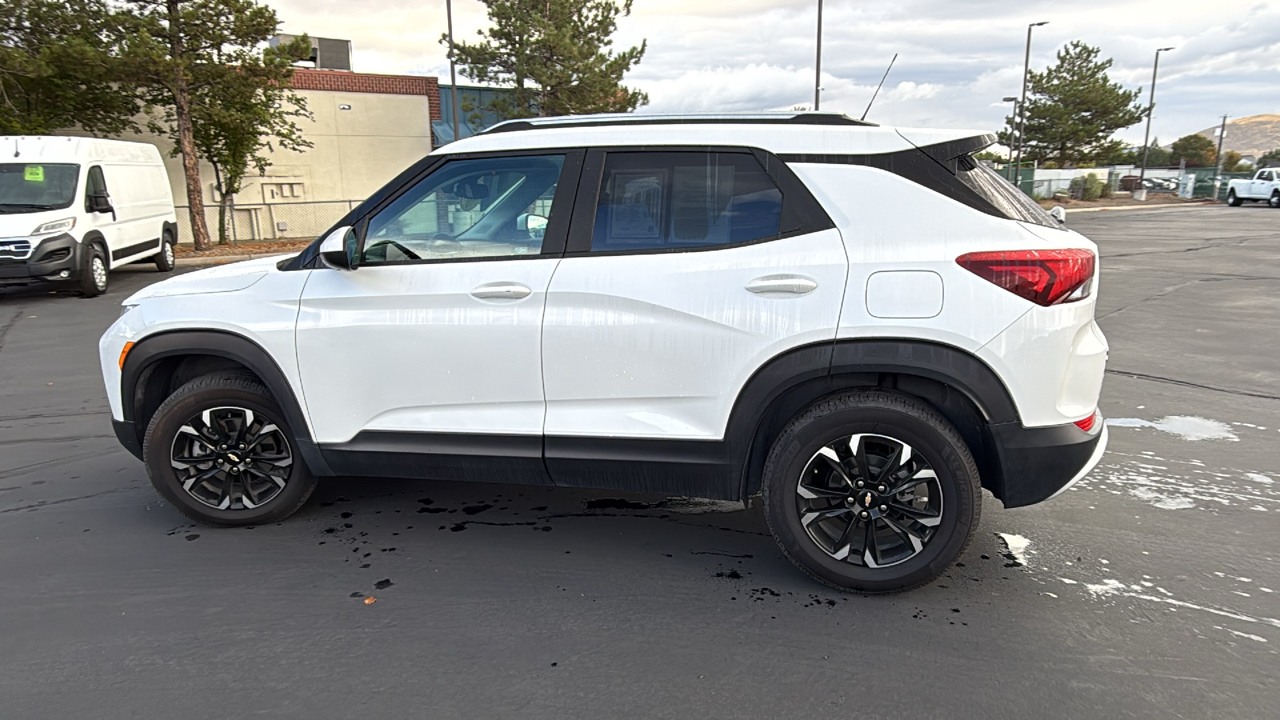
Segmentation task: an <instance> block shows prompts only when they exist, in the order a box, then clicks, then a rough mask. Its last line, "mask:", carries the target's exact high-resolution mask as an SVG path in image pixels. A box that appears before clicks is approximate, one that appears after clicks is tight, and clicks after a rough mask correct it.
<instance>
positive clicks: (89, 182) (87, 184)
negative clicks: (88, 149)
mask: <svg viewBox="0 0 1280 720" xmlns="http://www.w3.org/2000/svg"><path fill="white" fill-rule="evenodd" d="M95 170H96V171H98V179H99V180H101V181H102V191H103V192H104V193H106V194H107V197H111V189H110V188H108V187H107V174H106V173H105V172H103V170H102V165H101V163H99V164H96V165H90V166H89V169H88V170H86V171H85V174H84V211H85V212H86V213H92V212H93V211H92V210H91V209H90V208H89V193H90V191H91V190H92V186H93V172H94V171H95ZM77 190H79V188H77ZM71 197H72V198H73V199H72V201H71V202H75V200H74V198H75V194H74V193H73V194H72V196H71ZM67 207H70V203H68V204H67Z"/></svg>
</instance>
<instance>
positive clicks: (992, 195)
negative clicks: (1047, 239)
mask: <svg viewBox="0 0 1280 720" xmlns="http://www.w3.org/2000/svg"><path fill="white" fill-rule="evenodd" d="M956 177H957V178H959V179H960V182H962V183H964V184H965V186H966V187H968V188H969V189H970V190H972V191H973V192H975V193H977V194H978V195H979V196H980V197H982V199H983V200H986V201H987V202H989V203H991V205H992V206H993V207H994V208H995V209H996V210H998V211H999V212H1000V213H1001V214H1003V215H1004V216H1005V217H1007V218H1009V219H1010V220H1021V221H1023V222H1029V223H1035V224H1036V225H1044V226H1046V227H1053V228H1056V227H1058V222H1057V221H1056V220H1054V219H1053V216H1051V215H1050V214H1049V213H1047V212H1045V211H1044V208H1042V207H1040V205H1039V204H1037V203H1036V201H1035V200H1032V199H1031V198H1029V197H1027V195H1026V193H1024V192H1022V191H1021V190H1019V189H1018V188H1016V187H1014V186H1013V184H1012V183H1010V182H1009V181H1008V180H1005V179H1004V178H1003V177H1001V176H1000V174H999V173H997V172H996V171H994V170H992V169H991V168H989V167H987V166H986V165H982V164H981V163H978V162H976V161H974V159H973V158H972V157H970V156H968V155H966V156H964V157H962V158H960V167H959V168H958V169H957V171H956Z"/></svg>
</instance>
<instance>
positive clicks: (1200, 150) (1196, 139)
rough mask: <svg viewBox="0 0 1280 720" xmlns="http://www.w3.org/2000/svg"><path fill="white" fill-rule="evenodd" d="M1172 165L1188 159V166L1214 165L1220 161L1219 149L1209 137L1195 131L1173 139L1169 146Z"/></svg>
mask: <svg viewBox="0 0 1280 720" xmlns="http://www.w3.org/2000/svg"><path fill="white" fill-rule="evenodd" d="M1169 150H1170V157H1169V161H1170V163H1169V164H1171V165H1177V164H1178V163H1180V162H1182V161H1184V160H1185V161H1186V163H1187V167H1213V166H1214V165H1216V164H1217V163H1218V149H1217V148H1216V147H1215V146H1214V144H1213V141H1212V140H1210V139H1209V138H1207V137H1205V136H1203V135H1201V134H1200V133H1195V134H1192V135H1185V136H1183V137H1180V138H1178V139H1177V140H1174V141H1173V145H1171V146H1170V147H1169Z"/></svg>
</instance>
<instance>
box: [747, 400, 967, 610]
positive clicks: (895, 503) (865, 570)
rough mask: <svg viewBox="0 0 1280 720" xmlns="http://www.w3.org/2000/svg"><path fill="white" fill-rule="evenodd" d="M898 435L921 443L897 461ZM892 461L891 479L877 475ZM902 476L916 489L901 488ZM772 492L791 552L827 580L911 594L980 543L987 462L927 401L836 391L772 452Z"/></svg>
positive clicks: (768, 475) (768, 495) (771, 515)
mask: <svg viewBox="0 0 1280 720" xmlns="http://www.w3.org/2000/svg"><path fill="white" fill-rule="evenodd" d="M851 436H861V439H860V440H856V438H852V437H851ZM846 440H856V442H846ZM895 444H896V447H897V450H896V452H897V453H898V454H899V456H900V457H901V456H902V455H904V454H906V451H905V450H903V449H902V448H903V447H906V446H909V449H910V451H911V452H910V457H909V458H908V460H907V462H906V464H899V465H898V466H897V467H898V469H897V470H892V467H893V465H891V464H890V463H892V462H893V461H892V460H891V459H890V458H891V457H892V454H893V452H895V450H894V447H895ZM841 445H843V447H844V448H845V450H844V451H843V453H842V454H843V455H844V456H845V457H843V458H839V457H837V454H841V451H840V446H841ZM820 451H821V452H820ZM828 451H830V452H828ZM859 454H861V455H862V456H863V457H864V458H865V461H864V462H863V463H862V464H860V463H859V462H858V460H857V456H858V455H859ZM823 455H826V457H825V458H824V457H821V456H823ZM832 457H836V458H837V459H836V460H835V461H834V462H832V461H831V460H830V458H832ZM860 467H865V468H866V469H867V471H866V475H864V474H863V471H862V470H859V468H860ZM885 469H889V470H890V473H889V477H890V479H889V480H887V481H886V480H885V477H884V476H880V475H878V473H877V470H885ZM926 470H932V471H933V477H932V478H930V477H929V474H928V473H927V472H925V471H926ZM873 478H874V479H875V482H874V484H872V480H873ZM909 478H911V479H910V480H909ZM857 482H864V483H865V485H864V486H863V487H861V488H857V487H855V485H856V484H857ZM894 482H896V483H897V485H896V487H898V488H906V489H905V490H902V491H900V492H897V493H894V492H893V490H894V488H893V487H892V485H893V483H894ZM882 488H885V489H887V492H886V493H885V494H884V495H880V494H879V493H880V491H881V489H882ZM762 490H763V501H764V510H765V519H766V520H767V521H768V524H769V530H770V532H771V533H772V534H773V537H774V539H775V540H776V541H777V542H778V546H779V547H780V548H782V552H783V554H784V555H786V556H787V557H788V558H789V559H790V560H791V561H792V562H793V563H795V564H796V565H797V566H798V567H799V568H800V569H801V570H802V571H804V572H805V573H806V574H808V575H809V576H810V577H813V578H814V579H816V580H818V581H819V582H821V583H824V584H826V585H829V586H831V587H833V588H836V589H837V590H852V591H856V592H861V593H890V592H901V591H904V590H911V589H913V588H916V587H919V586H921V585H924V584H926V583H928V582H930V581H931V580H933V579H935V578H937V577H938V576H939V575H941V574H942V573H943V572H944V571H945V570H946V569H947V568H948V567H950V565H951V564H952V563H953V562H955V560H956V558H958V557H959V556H960V554H961V553H963V552H964V550H965V548H966V547H968V545H969V541H970V540H971V539H972V536H973V532H974V530H975V529H976V528H977V526H978V520H979V517H980V515H981V497H982V496H981V483H980V480H979V476H978V468H977V465H976V464H975V463H974V460H973V455H972V454H971V453H970V452H969V448H968V446H966V445H965V442H964V440H962V439H961V438H960V435H959V433H957V432H956V430H955V428H954V427H952V426H951V425H950V424H949V423H948V422H947V421H946V420H945V419H943V417H942V416H941V415H939V414H938V413H937V411H935V410H933V409H932V408H931V407H929V406H928V405H926V404H925V403H923V402H921V401H920V400H917V399H916V398H913V397H910V396H907V395H900V394H897V393H893V392H886V391H883V390H860V391H857V392H849V393H844V394H840V395H834V396H831V397H828V398H825V399H823V400H819V401H818V402H817V403H815V404H813V405H811V406H809V407H808V408H806V409H805V410H803V411H801V412H800V413H799V414H798V415H796V417H794V418H793V419H792V420H791V422H790V423H789V424H788V425H787V426H786V428H784V429H783V431H782V434H781V435H779V436H778V439H777V440H776V441H775V442H774V443H773V446H772V447H771V448H770V450H769V455H768V458H767V460H766V461H765V468H764V479H763V488H762ZM922 490H924V491H925V492H922ZM850 491H851V492H852V494H850V495H849V496H847V497H846V498H839V497H829V496H828V494H831V495H839V494H843V493H845V492H850ZM802 493H803V494H802ZM815 493H817V494H818V495H816V496H815V497H814V498H812V499H811V498H810V497H809V496H810V495H815ZM922 495H927V498H923V497H922ZM904 496H905V498H906V499H904ZM922 500H923V502H922ZM825 503H831V504H830V505H824V504H825ZM802 506H803V508H804V509H803V510H802ZM900 508H901V509H908V510H910V513H911V515H907V514H906V513H904V512H902V511H900ZM802 513H803V515H802ZM855 515H856V516H857V517H855ZM864 515H865V516H868V517H869V519H866V520H863V519H862V518H863V517H864ZM908 517H913V518H918V520H908V519H907V518H908ZM846 520H848V521H849V522H848V523H846V522H845V521H846ZM868 525H870V526H871V527H873V528H874V533H873V535H871V536H868V534H867V532H866V529H867V526H868ZM895 526H896V528H897V529H896V530H895ZM846 527H847V528H848V529H846V530H844V531H842V529H841V528H846ZM930 528H931V529H930ZM837 535H839V537H836V536H837ZM859 536H861V537H859ZM870 537H874V538H876V541H875V542H871V541H870ZM912 537H915V540H912V541H911V542H908V541H909V540H911V538H912ZM917 541H919V542H917ZM846 542H847V544H846V545H843V546H842V543H846ZM855 546H857V547H855ZM868 553H870V554H868Z"/></svg>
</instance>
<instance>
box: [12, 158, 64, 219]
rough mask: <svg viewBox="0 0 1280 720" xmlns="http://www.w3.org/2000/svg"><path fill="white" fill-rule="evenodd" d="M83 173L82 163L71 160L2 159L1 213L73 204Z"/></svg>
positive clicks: (31, 210) (32, 210)
mask: <svg viewBox="0 0 1280 720" xmlns="http://www.w3.org/2000/svg"><path fill="white" fill-rule="evenodd" d="M79 175H80V166H79V165H72V164H67V163H0V213H4V214H9V213H30V212H40V211H42V210H61V209H62V208H65V207H70V206H71V203H72V202H74V201H75V198H76V180H77V179H78V177H79Z"/></svg>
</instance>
